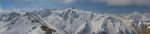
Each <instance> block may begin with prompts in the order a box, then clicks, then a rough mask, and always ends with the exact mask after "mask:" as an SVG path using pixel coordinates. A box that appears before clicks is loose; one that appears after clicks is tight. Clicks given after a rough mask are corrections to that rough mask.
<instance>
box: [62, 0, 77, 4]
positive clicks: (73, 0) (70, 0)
mask: <svg viewBox="0 0 150 34" xmlns="http://www.w3.org/2000/svg"><path fill="white" fill-rule="evenodd" d="M62 2H63V3H65V4H69V3H73V2H75V0H62Z"/></svg>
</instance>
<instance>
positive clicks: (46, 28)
mask: <svg viewBox="0 0 150 34" xmlns="http://www.w3.org/2000/svg"><path fill="white" fill-rule="evenodd" d="M41 28H42V30H43V31H45V34H52V32H56V30H54V29H51V28H49V27H47V26H41Z"/></svg>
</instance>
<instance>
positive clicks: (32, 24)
mask: <svg viewBox="0 0 150 34" xmlns="http://www.w3.org/2000/svg"><path fill="white" fill-rule="evenodd" d="M149 25H150V13H138V12H134V13H131V14H109V13H103V14H102V13H93V12H89V11H83V10H79V9H73V8H68V9H63V10H60V9H53V10H52V9H41V10H34V11H10V12H5V11H1V13H0V34H139V33H140V34H141V33H150V31H149V28H150V27H149ZM147 30H148V32H147ZM145 31H146V32H145Z"/></svg>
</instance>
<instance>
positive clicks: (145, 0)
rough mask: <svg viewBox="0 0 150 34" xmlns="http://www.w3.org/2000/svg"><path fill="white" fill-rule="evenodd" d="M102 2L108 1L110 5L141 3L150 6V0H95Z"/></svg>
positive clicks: (140, 4)
mask: <svg viewBox="0 0 150 34" xmlns="http://www.w3.org/2000/svg"><path fill="white" fill-rule="evenodd" d="M94 1H96V2H100V3H107V4H108V5H115V6H126V5H139V6H150V0H94Z"/></svg>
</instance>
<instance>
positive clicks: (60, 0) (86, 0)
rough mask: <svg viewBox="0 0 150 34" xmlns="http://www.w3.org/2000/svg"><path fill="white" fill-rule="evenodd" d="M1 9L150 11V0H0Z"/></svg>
mask: <svg viewBox="0 0 150 34" xmlns="http://www.w3.org/2000/svg"><path fill="white" fill-rule="evenodd" d="M0 5H1V9H26V8H35V9H38V8H49V9H56V8H70V7H75V8H79V9H83V10H91V11H97V12H102V11H103V12H133V11H139V12H150V0H0Z"/></svg>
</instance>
